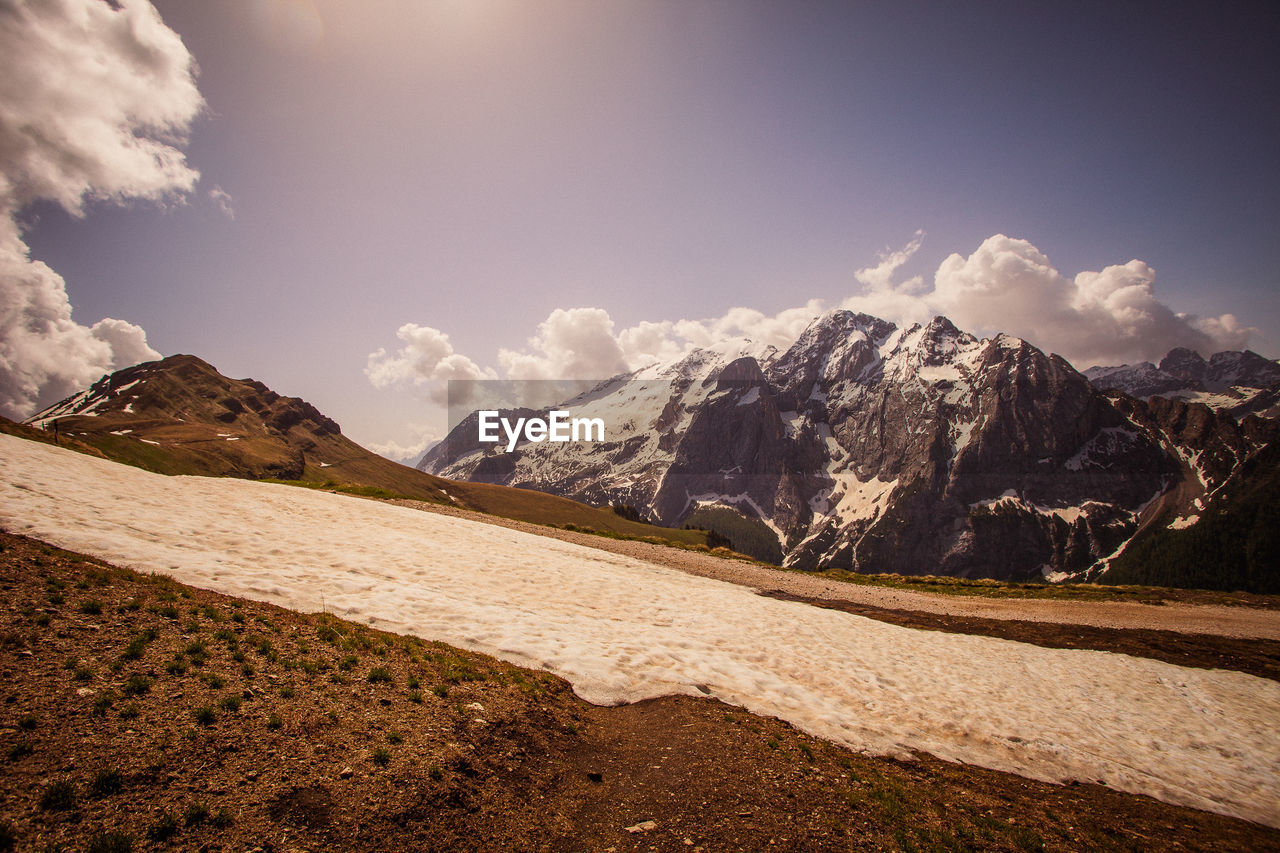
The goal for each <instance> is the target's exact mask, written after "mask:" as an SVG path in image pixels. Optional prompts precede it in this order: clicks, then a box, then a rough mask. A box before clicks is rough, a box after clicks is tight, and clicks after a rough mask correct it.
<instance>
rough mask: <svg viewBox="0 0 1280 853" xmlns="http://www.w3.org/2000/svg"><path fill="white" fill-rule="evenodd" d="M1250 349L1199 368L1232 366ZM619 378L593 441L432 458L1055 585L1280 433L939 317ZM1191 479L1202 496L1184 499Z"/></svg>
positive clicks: (444, 467)
mask: <svg viewBox="0 0 1280 853" xmlns="http://www.w3.org/2000/svg"><path fill="white" fill-rule="evenodd" d="M733 356H736V357H733ZM1256 360H1262V359H1261V357H1260V356H1258V357H1257V358H1256ZM1256 360H1255V359H1235V360H1234V362H1232V361H1231V360H1230V359H1228V358H1225V357H1224V358H1218V359H1216V361H1215V360H1214V359H1211V360H1210V361H1209V362H1206V370H1208V369H1209V368H1211V366H1212V365H1213V364H1215V363H1216V364H1218V365H1219V366H1220V368H1221V369H1220V370H1219V373H1220V374H1222V375H1227V372H1228V369H1229V368H1232V367H1233V365H1234V368H1236V373H1235V374H1232V375H1233V376H1235V377H1236V378H1238V376H1239V375H1240V373H1239V369H1238V368H1239V365H1240V363H1242V362H1243V363H1245V365H1246V366H1248V364H1255V366H1256ZM1262 361H1265V360H1262ZM1190 369H1192V370H1194V369H1195V366H1194V363H1192V366H1191V368H1190ZM1206 375H1208V373H1206ZM611 381H612V382H614V383H615V385H614V387H613V390H611V391H609V392H608V393H605V394H603V395H602V396H597V398H596V399H593V400H592V401H589V402H588V403H587V404H586V405H584V406H583V407H582V410H581V414H582V415H587V416H590V415H598V416H605V417H606V422H608V423H611V424H614V425H615V426H617V427H618V429H617V430H615V431H614V432H613V433H612V434H611V435H610V436H609V438H610V441H608V442H605V443H604V444H602V445H600V446H597V447H592V448H588V449H582V448H574V449H559V452H558V453H557V452H556V451H555V450H553V448H551V446H550V445H548V444H531V443H528V442H525V443H523V444H520V445H518V446H517V447H516V449H515V451H514V453H512V454H497V453H494V452H491V451H485V450H484V449H479V450H477V449H474V448H472V449H468V450H465V451H464V452H460V453H458V454H456V455H454V456H450V455H449V448H450V447H455V448H460V447H461V445H457V444H455V443H454V442H455V441H457V440H458V439H460V438H462V436H459V435H455V434H456V433H458V430H459V429H461V427H459V428H456V429H455V430H454V432H453V433H451V435H450V437H449V438H446V440H445V441H444V442H442V443H441V445H440V446H439V447H437V448H436V450H435V451H433V453H431V454H427V455H425V456H424V457H423V459H422V460H421V461H420V463H419V465H420V467H423V468H424V469H426V470H432V471H435V472H437V473H442V474H445V475H447V476H450V477H454V478H460V479H463V478H468V477H470V476H472V474H473V473H474V472H476V471H477V470H480V471H482V473H483V475H484V476H486V477H492V478H493V480H492V481H496V482H502V483H506V484H509V485H519V486H522V487H525V488H535V489H543V490H546V491H551V492H553V493H558V494H565V495H569V496H573V497H577V498H579V499H590V500H593V501H617V502H625V503H629V504H633V505H635V506H637V507H640V508H641V509H642V510H644V511H648V512H650V513H651V514H652V516H653V517H654V518H655V519H656V520H658V521H659V522H661V523H663V524H669V525H670V524H679V523H680V522H681V520H682V519H683V518H685V517H687V516H688V515H689V514H691V513H692V512H694V511H696V510H697V509H698V508H699V507H703V506H722V507H730V508H733V509H736V510H737V511H739V512H740V513H742V514H743V515H744V516H747V517H754V518H758V519H759V520H760V521H762V522H763V523H764V524H766V525H767V526H768V527H769V528H770V529H771V530H773V532H774V534H775V535H776V536H777V538H778V541H779V546H780V547H781V549H782V551H783V553H784V558H783V563H784V565H787V566H791V567H795V568H817V567H835V568H847V569H853V570H855V571H873V572H874V571H891V572H898V573H902V574H942V575H954V576H959V577H995V578H997V579H1004V580H1028V579H1039V578H1043V577H1047V578H1052V579H1062V578H1065V577H1069V576H1076V575H1082V573H1084V572H1086V571H1089V570H1090V569H1093V570H1094V572H1095V573H1096V572H1097V571H1099V570H1101V569H1105V567H1106V565H1107V564H1106V560H1107V559H1108V558H1109V557H1110V556H1112V555H1114V554H1115V553H1116V552H1117V551H1119V549H1121V548H1122V547H1123V546H1124V545H1125V544H1126V543H1127V542H1128V541H1129V540H1130V539H1131V538H1132V537H1133V536H1134V535H1135V534H1136V533H1138V532H1139V531H1140V530H1142V529H1144V528H1145V527H1149V526H1150V525H1151V524H1153V523H1154V522H1153V521H1152V515H1153V512H1152V509H1151V508H1152V507H1153V506H1154V505H1156V504H1158V503H1159V504H1160V509H1161V510H1162V511H1163V510H1168V509H1170V507H1172V506H1174V505H1176V507H1177V510H1178V512H1179V513H1180V515H1178V516H1177V517H1184V516H1185V515H1186V512H1187V507H1188V506H1190V505H1192V503H1193V501H1194V500H1196V499H1197V498H1200V499H1202V500H1203V498H1204V496H1205V495H1208V494H1210V493H1211V492H1212V488H1213V487H1214V485H1213V484H1215V483H1218V482H1219V481H1221V480H1222V478H1223V477H1224V476H1229V472H1230V470H1234V467H1235V466H1237V465H1239V464H1240V463H1241V462H1242V461H1243V460H1244V459H1245V458H1247V457H1248V456H1249V454H1251V453H1253V452H1255V451H1256V450H1257V449H1258V448H1259V447H1260V446H1262V445H1265V444H1266V443H1267V442H1269V441H1270V440H1272V438H1274V434H1275V430H1274V428H1273V426H1269V425H1268V424H1271V423H1272V422H1269V421H1265V420H1264V419H1259V418H1257V417H1256V416H1255V417H1249V418H1245V419H1244V420H1246V421H1248V423H1249V426H1247V427H1242V426H1241V425H1240V423H1239V422H1237V421H1236V420H1235V419H1234V418H1232V417H1231V416H1230V414H1229V413H1225V412H1223V413H1220V414H1218V413H1215V415H1214V416H1215V418H1218V417H1220V418H1222V419H1226V420H1223V421H1222V424H1225V423H1226V421H1227V420H1229V421H1230V423H1231V424H1233V425H1234V426H1232V427H1230V428H1228V427H1226V426H1221V425H1219V426H1213V427H1212V428H1209V427H1207V426H1206V425H1205V423H1203V422H1204V421H1205V418H1206V415H1205V413H1207V412H1215V410H1212V409H1210V408H1209V407H1207V406H1203V405H1202V404H1198V403H1194V402H1191V403H1188V402H1186V401H1183V402H1181V403H1179V404H1176V405H1175V404H1167V403H1165V402H1157V400H1158V399H1159V398H1156V399H1149V400H1146V401H1144V400H1139V399H1134V398H1131V397H1127V396H1125V395H1123V394H1120V395H1117V394H1116V392H1114V391H1104V390H1103V389H1099V388H1098V387H1096V386H1095V384H1094V383H1092V382H1090V381H1089V379H1088V378H1087V377H1086V376H1085V375H1084V374H1081V373H1080V372H1078V371H1076V370H1075V368H1073V367H1072V366H1071V365H1070V364H1069V363H1068V362H1066V361H1065V360H1064V359H1062V358H1061V357H1059V356H1056V355H1051V354H1046V353H1044V352H1042V351H1040V350H1039V349H1037V348H1036V347H1034V346H1033V345H1031V344H1030V343H1028V342H1027V341H1024V340H1022V339H1020V338H1016V337H1013V336H1010V335H1004V334H1000V335H996V336H994V337H993V338H990V339H978V338H977V337H975V336H973V335H971V334H968V333H966V332H963V331H961V330H959V329H958V328H956V327H955V325H954V324H953V323H951V321H950V320H948V319H947V318H945V317H935V318H934V319H933V320H931V321H930V322H929V323H927V324H917V325H914V326H911V327H909V328H900V327H897V326H896V325H894V324H892V323H889V322H887V321H884V320H881V319H879V318H875V317H871V316H869V315H865V314H856V313H853V312H849V311H833V312H829V313H828V314H826V315H824V316H823V317H821V318H819V319H818V320H816V321H815V322H814V323H813V324H811V325H810V326H809V327H808V328H807V329H806V330H805V331H804V332H803V333H802V334H801V335H800V336H799V338H798V339H797V341H796V343H795V344H793V345H792V346H791V347H790V348H788V349H787V350H786V351H784V352H776V351H775V352H772V353H767V354H764V355H763V356H761V357H755V356H750V355H742V354H741V353H734V352H733V351H732V350H727V351H698V350H695V351H694V352H693V353H690V354H688V355H687V356H685V357H684V358H682V359H678V360H676V361H674V362H671V363H669V364H666V365H658V366H655V367H652V368H649V369H647V370H646V371H644V372H643V375H637V374H632V375H627V376H623V377H617V378H615V380H611ZM1215 381H1217V380H1215ZM664 382H665V383H666V384H663V383H664ZM1127 401H1132V403H1130V402H1127ZM572 403H573V401H567V402H566V405H570V406H571V405H572ZM1179 406H1180V408H1179ZM1175 409H1176V410H1177V412H1175V411H1174V410H1175ZM574 414H575V416H577V415H578V414H579V412H578V410H576V409H575V410H574ZM623 415H625V417H623ZM1179 418H1181V420H1180V421H1179ZM1188 419H1190V420H1189V421H1188ZM1216 423H1218V422H1217V421H1215V424H1216ZM1196 424H1200V426H1199V427H1197V426H1196ZM1206 430H1207V432H1206ZM1215 430H1216V432H1215ZM1233 430H1234V431H1233ZM1228 433H1229V434H1228ZM1210 438H1212V441H1209V439H1210ZM1205 441H1209V444H1212V445H1213V447H1212V449H1211V451H1210V452H1209V453H1208V455H1205V451H1206V447H1207V446H1208V445H1205V446H1201V447H1196V444H1197V442H1200V443H1201V444H1204V442H1205ZM1196 453H1199V454H1200V456H1197V457H1196V459H1195V461H1194V462H1189V461H1188V460H1189V459H1190V458H1191V457H1192V456H1195V454H1196ZM1215 459H1217V460H1218V461H1217V462H1214V460H1215ZM1210 463H1212V464H1210ZM1215 466H1216V467H1215ZM1219 469H1221V470H1219ZM1206 478H1207V479H1206ZM1190 479H1194V480H1195V481H1196V482H1197V483H1198V484H1199V488H1198V490H1197V489H1193V488H1187V489H1183V490H1182V491H1178V489H1177V488H1176V487H1177V486H1178V485H1179V484H1180V483H1183V482H1186V481H1188V480H1190ZM1170 494H1173V496H1172V497H1170V498H1168V499H1166V500H1164V501H1163V502H1161V499H1162V498H1164V497H1165V496H1167V495H1170ZM588 496H589V497H588Z"/></svg>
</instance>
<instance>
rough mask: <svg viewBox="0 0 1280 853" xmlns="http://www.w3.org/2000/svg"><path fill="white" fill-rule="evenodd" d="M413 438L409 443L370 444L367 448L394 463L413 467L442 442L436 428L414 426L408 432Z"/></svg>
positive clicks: (420, 425) (387, 442) (386, 442)
mask: <svg viewBox="0 0 1280 853" xmlns="http://www.w3.org/2000/svg"><path fill="white" fill-rule="evenodd" d="M406 432H407V433H408V434H409V435H410V436H411V437H410V439H409V441H408V443H406V444H401V443H400V442H398V441H385V442H382V443H381V444H369V445H367V447H368V448H369V449H370V450H372V451H373V452H374V453H377V454H378V455H379V456H385V457H387V458H388V459H390V460H392V461H393V462H404V463H405V464H408V465H412V464H413V463H415V462H417V461H418V460H419V459H421V458H422V454H424V453H426V452H427V451H428V450H430V449H431V446H432V445H434V444H435V443H436V442H438V441H439V440H440V434H439V433H438V432H437V431H436V429H435V428H434V427H428V426H425V425H422V424H412V425H410V426H409V428H408V429H407V430H406Z"/></svg>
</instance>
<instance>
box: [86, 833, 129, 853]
mask: <svg viewBox="0 0 1280 853" xmlns="http://www.w3.org/2000/svg"><path fill="white" fill-rule="evenodd" d="M89 853H133V839H132V838H130V837H129V836H127V835H125V834H124V833H123V832H99V833H98V834H97V835H95V836H93V837H92V838H90V839H89Z"/></svg>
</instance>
